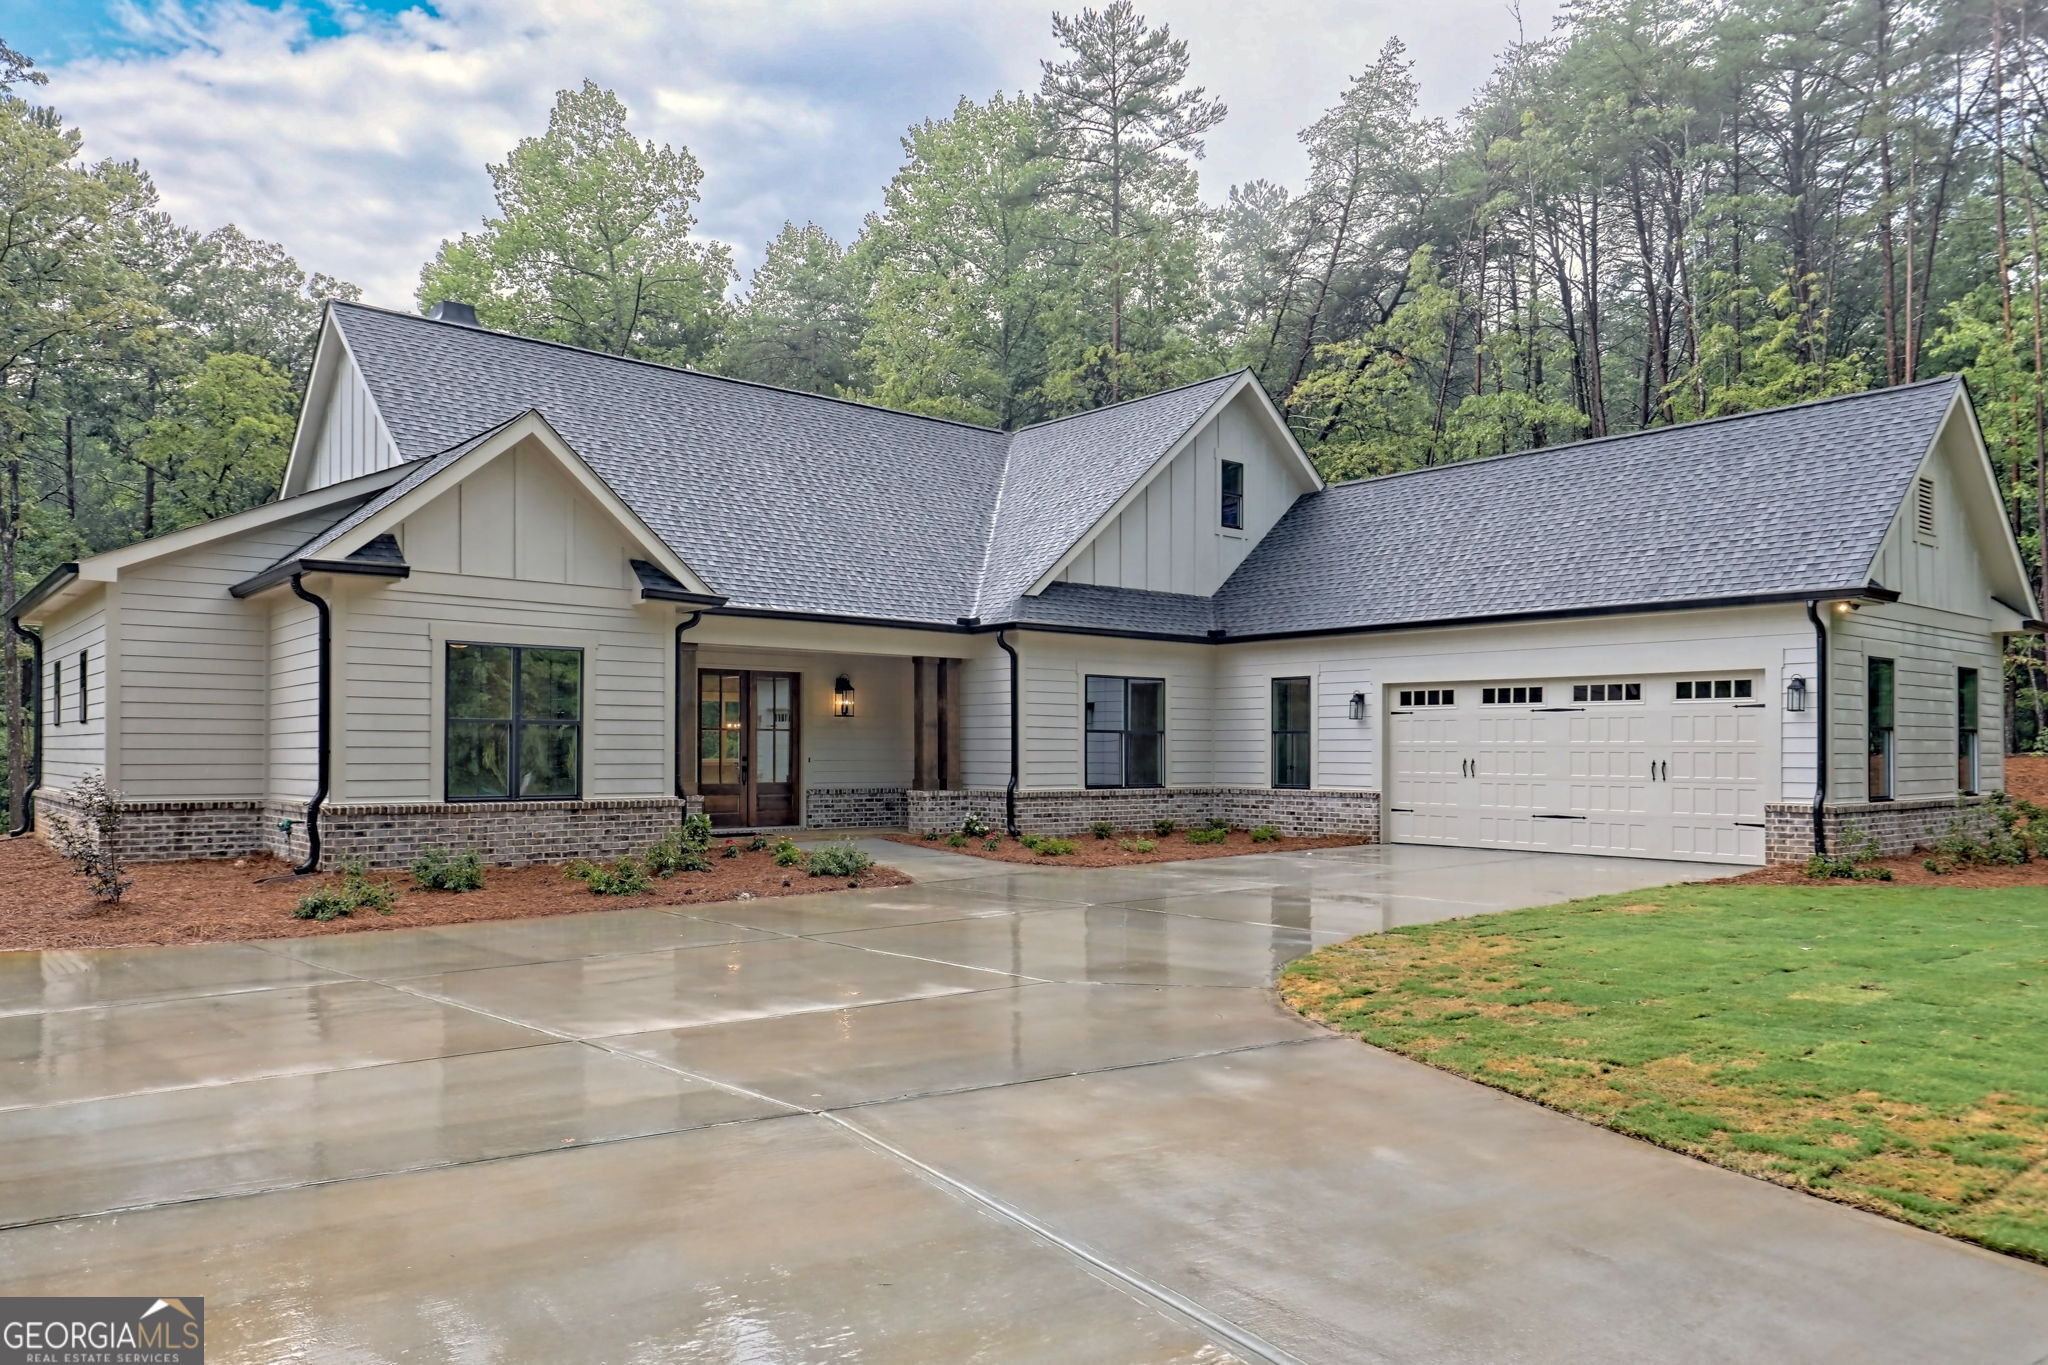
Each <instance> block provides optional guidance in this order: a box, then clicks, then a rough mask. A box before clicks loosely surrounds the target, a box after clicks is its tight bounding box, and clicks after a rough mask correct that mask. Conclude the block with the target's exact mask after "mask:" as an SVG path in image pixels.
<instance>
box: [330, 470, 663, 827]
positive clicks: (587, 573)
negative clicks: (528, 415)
mask: <svg viewBox="0 0 2048 1365" xmlns="http://www.w3.org/2000/svg"><path fill="white" fill-rule="evenodd" d="M395 534H396V535H397V538H398V541H399V545H400V548H401V549H402V551H403V552H404V555H405V558H406V562H407V563H408V564H410V565H411V566H412V574H411V576H410V577H408V578H405V579H397V580H384V579H365V580H362V581H359V582H350V583H348V584H346V585H342V584H339V583H338V584H337V585H336V614H337V623H336V641H337V655H338V667H339V670H340V672H341V675H342V676H341V682H340V697H341V699H340V703H339V706H338V712H337V721H338V724H339V726H340V733H341V744H340V747H339V750H338V754H337V758H338V763H337V768H338V771H337V773H336V781H335V790H334V793H333V799H334V800H335V801H336V802H338V803H341V802H346V803H357V804H362V803H386V802H426V801H439V800H441V799H442V798H443V795H444V791H443V781H442V764H441V755H442V747H441V746H442V707H441V704H440V701H439V699H440V698H441V697H443V696H444V695H445V692H444V688H443V682H444V678H443V670H444V669H445V667H446V654H447V646H448V645H449V644H450V643H451V642H468V643H476V644H502V645H526V646H535V647H567V648H575V649H581V650H582V651H583V699H584V700H583V753H582V758H583V773H582V794H583V796H584V797H585V798H586V799H605V798H623V797H644V796H664V795H669V794H671V793H672V792H673V790H674V777H673V770H672V767H671V758H670V755H671V754H672V753H673V752H674V750H673V740H672V736H673V733H674V724H673V713H674V694H673V692H672V690H671V685H670V675H671V673H672V672H673V651H674V630H675V622H676V613H675V610H674V608H673V607H671V606H668V605H665V604H657V603H650V602H645V601H643V600H641V598H640V595H639V587H638V584H637V583H636V582H635V581H634V580H633V576H632V571H631V569H630V567H629V563H628V561H629V560H630V559H632V558H634V557H636V556H637V555H638V553H639V552H638V551H637V550H636V549H634V548H633V547H632V546H631V545H630V544H629V543H628V542H627V540H626V539H625V537H624V536H623V534H622V533H621V532H620V530H619V528H618V525H617V523H616V522H615V521H614V520H613V519H612V518H611V516H610V515H609V514H608V513H607V512H606V511H605V510H604V509H603V508H601V507H599V506H598V505H597V504H596V503H595V502H593V501H591V500H590V498H589V497H588V496H587V495H586V494H584V493H583V492H582V490H581V489H579V488H577V487H576V486H575V485H574V483H573V482H572V481H571V479H570V478H569V476H568V475H567V474H566V473H564V472H563V471H562V469H561V467H560V465H559V464H558V463H557V462H556V461H555V460H554V458H553V457H552V456H551V455H550V454H548V453H547V452H546V451H545V450H543V449H542V448H540V447H538V446H537V445H534V444H531V443H527V444H522V445H520V446H517V447H514V448H513V449H512V450H509V451H507V452H505V453H504V454H503V455H501V456H499V457H497V458H496V459H494V460H492V461H491V462H490V463H488V464H486V465H484V466H483V467H482V468H480V469H478V470H476V471H475V472H474V473H472V474H470V475H469V476H468V477H467V478H465V479H464V480H463V481H462V482H461V483H460V484H458V485H457V486H456V487H454V488H451V489H449V490H448V491H447V492H445V493H443V494H441V495H440V496H439V497H437V498H435V499H433V500H432V501H431V502H429V503H427V504H426V505H425V506H423V507H421V508H420V509H419V510H418V511H417V512H415V513H413V514H412V515H411V516H409V517H408V518H407V519H406V520H405V521H404V522H403V523H402V524H401V525H400V526H399V528H398V530H397V531H396V533H395Z"/></svg>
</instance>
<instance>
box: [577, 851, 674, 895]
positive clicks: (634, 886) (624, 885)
mask: <svg viewBox="0 0 2048 1365" xmlns="http://www.w3.org/2000/svg"><path fill="white" fill-rule="evenodd" d="M567 871H568V875H569V876H571V877H574V878H575V879H576V880H577V881H579V882H582V883H583V884H584V885H585V886H587V887H589V888H590V893H591V894H592V895H593V896H637V895H638V894H640V893H641V892H642V891H648V890H652V889H653V887H654V882H653V880H652V879H651V878H650V877H648V875H647V868H646V867H645V866H644V865H643V864H642V863H641V862H640V860H639V859H638V858H621V859H619V860H618V861H617V862H615V863H612V864H610V865H606V864H604V863H593V862H591V861H590V860H589V859H588V858H578V859H577V860H576V861H575V862H573V863H570V864H569V866H568V869H567Z"/></svg>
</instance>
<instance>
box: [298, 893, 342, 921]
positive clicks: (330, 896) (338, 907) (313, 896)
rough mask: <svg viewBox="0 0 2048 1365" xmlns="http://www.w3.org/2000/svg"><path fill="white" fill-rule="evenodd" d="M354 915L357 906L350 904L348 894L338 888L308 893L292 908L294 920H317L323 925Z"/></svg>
mask: <svg viewBox="0 0 2048 1365" xmlns="http://www.w3.org/2000/svg"><path fill="white" fill-rule="evenodd" d="M354 913H355V906H354V905H352V904H350V903H349V898H348V893H347V892H345V891H343V890H342V889H341V888H340V887H338V886H323V887H321V888H320V889H319V890H317V891H308V892H307V893H306V894H305V895H303V896H301V897H299V903H298V904H297V905H294V906H293V907H292V918H293V919H316V920H319V921H320V922H321V923H322V924H325V923H326V922H327V921H328V920H331V919H340V918H341V917H342V916H343V915H349V914H354Z"/></svg>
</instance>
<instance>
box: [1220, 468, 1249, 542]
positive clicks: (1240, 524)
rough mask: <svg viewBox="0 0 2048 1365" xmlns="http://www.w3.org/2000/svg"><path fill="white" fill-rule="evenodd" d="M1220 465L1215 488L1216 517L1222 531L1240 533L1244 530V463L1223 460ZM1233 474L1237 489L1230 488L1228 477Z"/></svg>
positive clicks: (1229, 478)
mask: <svg viewBox="0 0 2048 1365" xmlns="http://www.w3.org/2000/svg"><path fill="white" fill-rule="evenodd" d="M1222 463H1223V468H1222V470H1221V471H1220V472H1219V474H1218V475H1217V480H1216V487H1217V490H1218V493H1219V497H1218V499H1217V507H1216V512H1217V516H1218V519H1219V522H1220V524H1221V525H1222V527H1223V529H1224V530H1226V531H1242V530H1243V529H1244V462H1243V461H1242V460H1225V461H1223V462H1222ZM1233 473H1235V474H1236V475H1237V478H1236V484H1237V487H1235V488H1232V487H1231V486H1230V485H1231V483H1232V480H1231V477H1230V476H1231V475H1232V474H1233Z"/></svg>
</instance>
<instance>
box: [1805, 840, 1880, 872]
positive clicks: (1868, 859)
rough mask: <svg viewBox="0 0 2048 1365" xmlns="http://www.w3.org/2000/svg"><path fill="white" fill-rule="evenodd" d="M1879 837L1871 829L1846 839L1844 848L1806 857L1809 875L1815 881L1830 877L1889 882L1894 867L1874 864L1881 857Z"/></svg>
mask: <svg viewBox="0 0 2048 1365" xmlns="http://www.w3.org/2000/svg"><path fill="white" fill-rule="evenodd" d="M1877 858H1878V847H1877V839H1876V837H1875V836H1873V835H1871V834H1870V833H1869V832H1867V831H1859V832H1858V833H1857V834H1856V835H1855V836H1853V837H1850V838H1847V839H1845V840H1844V841H1843V847H1842V848H1841V850H1840V851H1838V852H1836V853H1832V854H1821V853H1816V854H1814V855H1813V856H1812V857H1811V858H1809V859H1807V860H1806V875H1807V876H1809V877H1811V878H1813V879H1814V880H1815V881H1826V880H1827V879H1828V878H1830V877H1836V878H1841V879H1843V880H1847V881H1859V882H1888V881H1890V880H1891V879H1892V870H1891V869H1890V868H1888V867H1872V866H1870V864H1872V863H1874V862H1876V861H1877Z"/></svg>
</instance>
